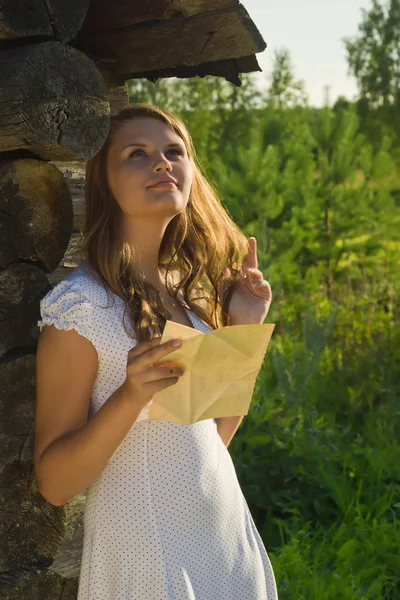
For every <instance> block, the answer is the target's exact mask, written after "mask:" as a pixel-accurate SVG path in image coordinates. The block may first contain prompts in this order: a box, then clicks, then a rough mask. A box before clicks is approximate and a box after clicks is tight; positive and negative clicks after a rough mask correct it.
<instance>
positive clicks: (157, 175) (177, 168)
mask: <svg viewBox="0 0 400 600" xmlns="http://www.w3.org/2000/svg"><path fill="white" fill-rule="evenodd" d="M107 176H108V183H109V186H110V189H111V191H112V193H113V196H114V198H115V199H116V201H117V203H118V205H119V206H120V208H121V211H122V212H123V213H124V214H125V215H126V216H127V217H128V218H129V217H135V218H138V217H139V218H140V217H142V218H146V217H147V218H151V219H152V220H154V218H157V215H158V216H159V217H160V218H163V219H164V220H166V221H170V220H171V219H172V218H173V217H174V216H175V215H176V214H178V213H180V212H182V211H183V210H184V209H185V207H186V205H187V202H188V199H189V194H190V189H191V185H192V165H191V163H190V161H189V157H188V154H187V151H186V148H185V145H184V142H183V140H182V138H181V137H180V136H179V135H178V134H177V133H175V131H173V130H172V129H171V128H170V127H169V126H168V125H167V124H166V123H164V122H162V121H159V120H157V119H154V118H151V117H135V118H133V119H131V120H130V121H127V122H126V123H124V124H123V125H122V126H120V127H119V128H118V129H117V130H116V131H115V133H114V135H113V139H112V144H111V147H110V149H109V152H108V157H107ZM166 177H167V178H168V177H170V178H173V179H174V180H175V181H176V185H175V184H174V183H171V182H170V183H167V184H159V185H156V186H155V187H154V184H156V183H157V181H159V180H160V179H165V178H166Z"/></svg>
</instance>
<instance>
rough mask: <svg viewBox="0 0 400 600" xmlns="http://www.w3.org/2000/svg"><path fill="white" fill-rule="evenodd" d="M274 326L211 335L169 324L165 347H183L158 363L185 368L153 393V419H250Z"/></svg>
mask: <svg viewBox="0 0 400 600" xmlns="http://www.w3.org/2000/svg"><path fill="white" fill-rule="evenodd" d="M274 327H275V325H273V324H263V325H233V326H228V327H222V328H220V329H213V330H211V331H209V332H207V333H203V332H201V331H198V330H197V329H193V328H191V327H186V326H185V325H181V324H180V323H175V322H174V321H167V322H166V324H165V328H164V331H163V335H162V337H161V344H164V343H165V342H168V341H169V340H172V339H174V338H180V339H181V340H182V345H181V347H180V348H178V349H177V350H175V351H174V352H171V353H169V354H168V355H166V356H165V359H162V360H161V361H159V362H160V363H167V362H168V361H171V362H175V361H176V362H178V363H180V364H182V365H183V366H184V368H185V372H184V374H183V375H181V376H180V378H179V380H178V382H177V383H175V384H174V385H172V386H170V387H167V388H165V389H164V390H161V391H160V392H157V393H156V394H154V397H153V400H152V402H151V404H150V410H149V415H148V416H149V418H150V419H159V420H164V421H172V422H173V423H181V424H182V425H190V424H192V423H196V422H197V421H202V420H204V419H215V418H217V417H231V416H241V415H247V413H248V411H249V407H250V403H251V398H252V395H253V390H254V385H255V382H256V379H257V375H258V373H259V371H260V368H261V365H262V362H263V359H264V355H265V352H266V350H267V347H268V344H269V342H270V339H271V335H272V332H273V330H274Z"/></svg>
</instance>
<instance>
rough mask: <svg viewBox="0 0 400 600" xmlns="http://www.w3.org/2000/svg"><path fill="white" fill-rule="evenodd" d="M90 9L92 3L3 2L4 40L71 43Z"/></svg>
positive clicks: (0, 17) (0, 30)
mask: <svg viewBox="0 0 400 600" xmlns="http://www.w3.org/2000/svg"><path fill="white" fill-rule="evenodd" d="M88 7H89V0H51V2H48V1H46V0H18V2H16V0H0V39H2V40H10V39H17V38H26V37H34V36H45V37H49V38H51V39H53V40H60V41H62V42H69V41H70V40H72V38H73V37H74V36H75V35H76V34H77V32H78V31H79V29H80V28H81V26H82V23H83V21H84V19H85V16H86V12H87V9H88Z"/></svg>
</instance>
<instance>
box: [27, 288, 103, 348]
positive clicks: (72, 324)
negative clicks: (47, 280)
mask: <svg viewBox="0 0 400 600" xmlns="http://www.w3.org/2000/svg"><path fill="white" fill-rule="evenodd" d="M40 316H41V319H40V320H39V321H38V322H37V325H38V327H39V328H40V331H41V330H42V327H43V326H44V325H55V327H57V329H60V330H61V329H66V330H70V329H75V331H77V333H79V335H81V336H83V337H85V338H87V339H88V340H89V341H90V342H91V343H92V344H93V346H94V347H95V349H96V351H97V354H98V356H99V351H100V347H99V339H100V338H99V331H98V329H99V323H98V322H97V321H96V305H95V304H94V303H93V302H91V301H90V300H89V299H88V298H87V297H86V296H85V294H84V293H82V291H81V290H79V289H77V288H76V287H75V286H74V284H71V282H68V281H64V280H63V281H60V282H59V283H58V284H57V285H56V286H55V287H54V288H53V289H52V290H50V292H48V293H47V294H46V296H44V297H43V298H42V300H41V301H40Z"/></svg>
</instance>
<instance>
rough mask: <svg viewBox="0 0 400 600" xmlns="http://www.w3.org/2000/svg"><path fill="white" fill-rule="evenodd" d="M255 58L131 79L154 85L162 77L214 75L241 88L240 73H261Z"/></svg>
mask: <svg viewBox="0 0 400 600" xmlns="http://www.w3.org/2000/svg"><path fill="white" fill-rule="evenodd" d="M261 70H262V69H261V68H260V66H259V64H258V61H257V58H256V57H255V56H254V54H251V55H250V56H243V57H242V58H231V59H229V60H215V61H213V62H208V63H203V64H201V65H196V66H195V67H176V68H169V69H159V70H155V71H146V72H144V73H136V74H135V77H134V78H133V79H148V80H149V81H152V82H153V83H155V82H156V81H157V79H161V78H164V77H179V78H186V77H205V76H206V75H214V76H216V77H224V78H225V79H226V80H227V81H229V82H230V83H232V84H234V85H237V86H239V87H240V86H241V85H242V82H241V79H240V77H239V74H240V73H254V72H255V71H261Z"/></svg>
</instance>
